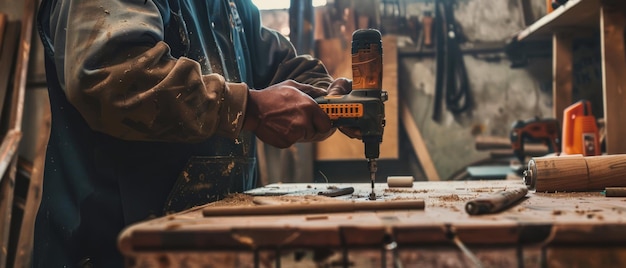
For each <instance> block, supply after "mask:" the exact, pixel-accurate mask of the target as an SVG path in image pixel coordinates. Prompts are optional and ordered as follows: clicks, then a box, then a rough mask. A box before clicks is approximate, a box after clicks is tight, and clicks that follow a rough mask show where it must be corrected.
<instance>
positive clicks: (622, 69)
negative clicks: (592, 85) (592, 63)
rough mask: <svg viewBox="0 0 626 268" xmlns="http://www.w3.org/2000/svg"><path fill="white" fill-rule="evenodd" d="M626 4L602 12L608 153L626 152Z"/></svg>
mask: <svg viewBox="0 0 626 268" xmlns="http://www.w3.org/2000/svg"><path fill="white" fill-rule="evenodd" d="M624 13H625V8H624V4H620V3H617V4H616V6H613V5H608V4H605V5H604V6H602V8H601V11H600V32H601V40H600V42H601V47H602V90H603V95H604V120H605V129H606V138H605V141H606V152H607V154H622V153H626V126H625V124H626V53H625V52H624V29H625V26H626V18H625V15H624Z"/></svg>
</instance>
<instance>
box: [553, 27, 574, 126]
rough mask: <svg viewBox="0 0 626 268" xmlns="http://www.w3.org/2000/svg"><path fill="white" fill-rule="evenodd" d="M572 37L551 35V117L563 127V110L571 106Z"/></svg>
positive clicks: (557, 34)
mask: <svg viewBox="0 0 626 268" xmlns="http://www.w3.org/2000/svg"><path fill="white" fill-rule="evenodd" d="M572 66H573V56H572V37H571V35H570V34H565V33H555V34H553V35H552V102H553V105H552V115H553V116H554V118H556V119H558V120H559V124H560V125H561V126H562V125H563V110H564V109H565V108H567V107H568V106H569V105H570V104H572V88H573V83H572V81H573V79H572Z"/></svg>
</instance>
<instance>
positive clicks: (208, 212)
mask: <svg viewBox="0 0 626 268" xmlns="http://www.w3.org/2000/svg"><path fill="white" fill-rule="evenodd" d="M424 206H425V204H424V200H393V201H366V202H332V203H309V204H283V205H261V206H252V207H206V208H204V209H203V210H202V214H203V215H204V216H205V217H217V216H250V215H286V214H315V213H337V212H355V211H379V210H422V209H424Z"/></svg>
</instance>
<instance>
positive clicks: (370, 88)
mask: <svg viewBox="0 0 626 268" xmlns="http://www.w3.org/2000/svg"><path fill="white" fill-rule="evenodd" d="M382 62H383V47H382V36H381V34H380V32H379V31H378V30H376V29H359V30H356V31H355V32H354V33H353V34H352V91H351V92H350V93H349V94H347V95H341V96H337V95H333V96H323V97H319V98H317V99H315V101H317V103H319V105H320V107H321V108H322V109H323V110H324V111H325V112H326V113H327V114H328V116H329V117H330V119H331V120H332V122H333V126H335V127H340V126H345V127H352V128H358V129H359V130H360V131H361V139H362V140H363V143H364V144H365V158H366V159H367V162H368V170H369V172H370V180H371V182H372V192H371V193H370V199H371V200H375V199H376V194H375V193H374V184H375V182H376V171H377V169H378V166H377V163H376V160H377V159H378V157H379V155H380V143H381V142H382V141H383V130H384V127H385V105H384V103H383V102H385V101H386V100H387V92H386V91H384V90H382V88H381V87H382V80H383V66H382Z"/></svg>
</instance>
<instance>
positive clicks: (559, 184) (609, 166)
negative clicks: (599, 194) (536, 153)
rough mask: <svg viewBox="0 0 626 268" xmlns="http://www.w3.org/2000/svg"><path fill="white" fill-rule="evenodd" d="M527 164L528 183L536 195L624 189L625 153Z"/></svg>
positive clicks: (580, 156) (558, 157)
mask: <svg viewBox="0 0 626 268" xmlns="http://www.w3.org/2000/svg"><path fill="white" fill-rule="evenodd" d="M528 165H529V170H528V173H529V176H527V179H528V180H529V181H530V183H529V184H530V185H531V187H532V186H533V185H534V187H535V189H536V190H537V191H539V192H542V191H547V192H554V191H600V190H604V189H605V188H606V187H626V154H617V155H601V156H587V157H583V156H582V155H562V156H555V157H536V158H533V159H532V160H531V161H530V162H529V164H528Z"/></svg>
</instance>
